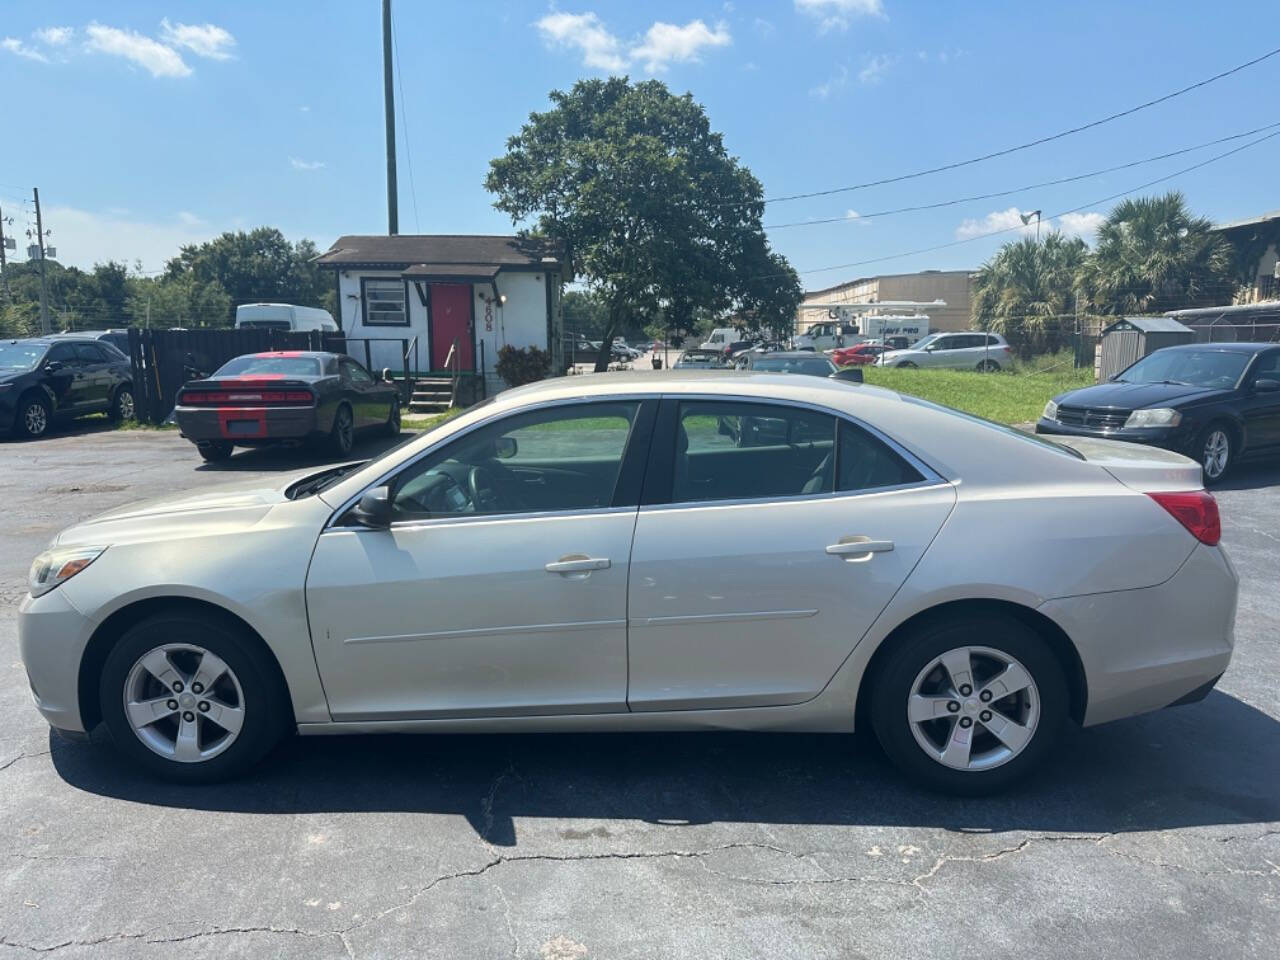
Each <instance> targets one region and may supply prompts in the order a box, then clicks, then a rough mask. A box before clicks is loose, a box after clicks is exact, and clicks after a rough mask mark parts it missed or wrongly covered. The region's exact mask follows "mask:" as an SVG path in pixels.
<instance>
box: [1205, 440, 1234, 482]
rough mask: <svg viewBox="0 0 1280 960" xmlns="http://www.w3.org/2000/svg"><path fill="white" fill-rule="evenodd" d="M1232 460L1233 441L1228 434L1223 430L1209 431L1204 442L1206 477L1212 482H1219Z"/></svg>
mask: <svg viewBox="0 0 1280 960" xmlns="http://www.w3.org/2000/svg"><path fill="white" fill-rule="evenodd" d="M1230 459H1231V440H1230V438H1229V437H1228V436H1227V432H1226V431H1225V430H1222V429H1221V428H1219V429H1215V430H1211V431H1209V436H1207V437H1206V438H1205V441H1204V457H1203V459H1202V460H1201V463H1202V464H1203V465H1204V475H1205V476H1206V477H1208V478H1209V479H1210V480H1217V479H1218V478H1219V477H1220V476H1222V475H1223V474H1224V473H1226V470H1227V462H1228V461H1229V460H1230Z"/></svg>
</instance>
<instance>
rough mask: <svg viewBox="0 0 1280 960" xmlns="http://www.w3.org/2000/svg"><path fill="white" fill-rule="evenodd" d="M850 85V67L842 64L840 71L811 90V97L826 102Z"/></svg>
mask: <svg viewBox="0 0 1280 960" xmlns="http://www.w3.org/2000/svg"><path fill="white" fill-rule="evenodd" d="M848 83H849V67H848V65H847V64H843V63H842V64H840V69H839V70H837V71H836V72H835V73H833V74H832V75H831V76H829V77H827V79H826V80H824V81H823V82H822V83H820V84H818V85H817V86H816V87H811V88H810V89H809V96H811V97H817V98H818V99H819V100H826V99H827V98H828V97H830V96H831V94H833V93H835V92H836V91H837V90H843V89H844V88H845V87H846V86H848Z"/></svg>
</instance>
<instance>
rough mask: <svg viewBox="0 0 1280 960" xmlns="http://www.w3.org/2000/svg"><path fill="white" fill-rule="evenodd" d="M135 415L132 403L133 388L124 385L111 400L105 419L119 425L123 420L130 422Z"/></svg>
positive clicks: (135, 409) (135, 411) (135, 410)
mask: <svg viewBox="0 0 1280 960" xmlns="http://www.w3.org/2000/svg"><path fill="white" fill-rule="evenodd" d="M136 414H137V408H136V407H135V406H134V402H133V387H131V386H129V385H128V384H124V385H123V386H121V387H120V388H119V389H118V390H116V395H115V396H114V397H112V398H111V409H110V410H108V411H107V418H108V419H109V420H110V421H111V422H112V423H121V422H122V421H124V420H132V419H134V417H135V416H136Z"/></svg>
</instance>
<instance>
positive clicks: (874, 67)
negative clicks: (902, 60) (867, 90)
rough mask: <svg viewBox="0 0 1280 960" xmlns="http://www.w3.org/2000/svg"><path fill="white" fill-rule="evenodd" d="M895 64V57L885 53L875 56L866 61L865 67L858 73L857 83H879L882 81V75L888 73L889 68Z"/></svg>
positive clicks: (896, 59) (896, 60)
mask: <svg viewBox="0 0 1280 960" xmlns="http://www.w3.org/2000/svg"><path fill="white" fill-rule="evenodd" d="M897 62H898V58H897V57H891V56H889V55H888V54H887V53H880V54H876V55H875V56H874V57H872V58H871V59H870V60H868V61H867V64H866V66H864V67H863V68H862V69H861V70H859V71H858V82H859V83H865V84H868V85H874V84H877V83H879V82H880V81H881V80H883V79H884V75H885V74H886V73H888V72H889V68H890V67H892V66H893V65H894V64H895V63H897Z"/></svg>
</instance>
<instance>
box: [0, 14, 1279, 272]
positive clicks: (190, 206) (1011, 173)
mask: <svg viewBox="0 0 1280 960" xmlns="http://www.w3.org/2000/svg"><path fill="white" fill-rule="evenodd" d="M0 9H2V10H3V17H0V89H3V91H4V99H3V101H2V102H3V103H4V111H3V116H2V118H0V125H2V126H0V129H2V130H3V133H4V143H5V147H4V150H3V152H2V153H0V204H3V209H4V212H5V214H6V215H13V216H15V218H16V220H17V222H16V223H15V224H14V227H10V228H7V229H9V230H13V229H14V228H16V230H17V232H18V233H19V241H20V242H19V247H20V251H19V259H21V256H22V254H21V248H23V247H25V240H24V239H23V238H22V237H21V233H22V231H23V229H24V228H25V226H26V221H27V219H28V216H29V214H30V211H31V207H30V204H29V203H28V204H25V205H24V204H23V200H24V198H29V196H30V192H29V190H30V187H31V186H32V185H35V186H38V187H39V188H40V190H41V200H42V203H43V205H44V208H45V221H46V226H47V227H49V228H51V229H52V230H53V243H54V244H55V245H56V247H57V249H58V255H59V258H60V259H61V260H62V261H63V262H66V263H74V264H77V265H81V266H90V265H92V263H93V262H94V261H95V260H102V259H106V258H108V257H114V258H117V259H129V260H132V259H133V258H141V260H142V261H143V266H144V268H145V269H148V270H155V269H158V268H159V267H160V266H162V264H163V262H164V259H165V258H167V257H168V256H171V255H172V254H174V253H176V250H177V246H178V244H180V243H183V242H190V241H194V240H200V239H205V238H207V237H209V236H212V235H214V234H216V233H218V232H220V231H222V230H225V229H233V228H245V227H252V226H256V225H260V224H271V225H275V226H279V227H280V228H281V229H283V230H284V231H285V232H286V234H288V235H289V236H290V237H293V238H298V237H302V236H306V237H310V238H312V239H313V240H315V241H316V243H317V244H319V245H320V247H321V248H324V247H327V246H328V245H329V244H330V243H331V242H332V241H333V239H334V238H335V237H336V236H338V235H339V234H341V233H362V232H369V233H374V232H382V231H384V230H385V228H386V212H385V194H384V166H383V164H384V157H383V126H382V99H381V98H382V74H381V59H380V58H381V39H380V27H381V23H380V13H379V4H378V3H377V2H376V0H360V2H353V0H347V2H307V3H301V2H298V3H285V2H272V3H262V2H257V3H242V2H235V0H225V2H219V3H212V2H205V3H199V2H187V3H181V4H175V3H173V2H172V0H170V2H168V3H151V2H129V0H117V2H113V3H112V4H110V5H105V4H101V3H90V2H83V3H57V2H45V3H40V4H36V3H15V2H5V3H4V4H3V7H2V8H0ZM1274 13H1275V11H1274V6H1273V5H1272V4H1268V3H1262V2H1257V3H1238V4H1231V3H1220V4H1216V5H1213V6H1212V7H1210V6H1207V5H1205V4H1203V3H1192V2H1184V0H1168V2H1163V3H1160V4H1158V5H1156V4H1146V3H1144V4H1117V3H1115V2H1097V3H1095V2H1085V0H1078V2H1073V3H1028V2H1025V0H1023V2H994V0H993V2H985V3H984V2H976V0H970V2H950V0H948V2H942V0H929V2H923V0H917V2H905V0H794V2H793V0H786V2H782V0H779V2H773V3H763V2H760V3H749V2H745V0H734V2H732V3H723V2H719V0H716V2H711V0H706V2H700V0H684V2H653V3H634V2H632V3H623V2H585V3H566V2H558V3H557V4H555V5H548V4H545V3H535V2H527V3H526V2H516V0H492V2H477V0H472V2H467V3H462V2H457V3H453V2H445V0H439V2H430V3H428V2H424V0H418V2H409V0H399V2H397V3H396V4H395V19H396V26H397V36H398V44H399V55H400V68H401V76H400V83H401V84H402V86H403V91H404V98H403V109H404V115H403V120H402V118H401V116H400V114H399V110H398V111H397V122H398V124H399V130H398V134H399V139H400V150H399V163H400V227H401V232H405V233H409V232H423V233H502V232H508V231H509V230H510V228H511V224H510V221H509V220H508V219H507V218H505V217H504V216H502V215H501V214H499V213H498V212H497V211H495V210H493V208H492V206H491V198H490V196H489V195H488V194H486V193H485V191H484V189H483V187H482V185H481V184H482V180H483V178H484V174H485V171H486V169H487V165H488V161H489V159H490V158H491V157H493V156H495V155H497V154H499V153H500V152H501V150H502V148H503V144H504V141H505V139H506V137H507V136H508V135H509V134H511V133H512V132H514V131H515V130H516V129H518V127H519V125H520V123H521V122H522V121H523V120H524V119H525V117H526V116H527V115H528V113H529V112H530V111H532V110H539V109H544V108H545V106H546V104H547V101H546V94H547V91H549V90H551V89H553V88H566V87H568V86H570V85H571V84H572V83H573V82H574V80H576V79H577V78H579V77H582V76H593V75H602V74H607V73H610V72H626V73H629V74H630V75H631V76H633V77H648V76H656V77H659V78H661V79H663V80H664V81H665V82H667V83H668V84H669V85H670V86H671V87H672V89H673V90H675V91H677V92H684V91H686V90H689V91H692V92H693V94H694V96H695V97H696V98H697V99H698V100H699V101H700V102H701V103H702V104H704V106H705V107H706V109H707V112H708V114H709V115H710V118H711V122H712V125H713V126H714V127H715V128H716V129H718V130H720V131H722V132H723V133H724V135H725V139H726V142H727V145H728V147H729V149H730V150H731V151H732V152H733V153H735V154H736V155H737V156H739V157H740V158H741V159H742V160H743V161H744V162H745V163H746V164H747V165H748V166H750V167H751V169H752V170H753V171H754V172H755V173H756V175H757V176H758V177H759V178H760V179H761V180H762V181H763V183H764V185H765V191H766V195H767V196H783V195H789V194H793V193H801V192H809V191H815V190H823V189H829V188H834V187H839V186H842V185H846V184H851V183H857V182H861V181H865V180H871V179H877V178H880V177H886V176H894V175H897V174H901V173H905V172H910V171H913V170H917V169H921V168H924V167H930V166H934V165H937V164H941V163H947V162H950V161H955V160H962V159H965V158H967V157H971V156H975V155H979V154H984V153H988V152H990V151H992V150H997V149H1000V148H1002V147H1006V146H1010V145H1013V144H1017V143H1021V142H1024V141H1027V140H1032V139H1035V138H1037V137H1039V136H1043V135H1046V134H1050V133H1053V132H1056V131H1058V130H1061V129H1064V128H1067V127H1072V126H1075V125H1077V124H1079V123H1083V122H1087V121H1089V120H1092V119H1095V118H1097V117H1101V116H1104V115H1107V114H1110V113H1112V112H1115V111H1117V110H1121V109H1124V108H1127V107H1130V106H1133V105H1135V104H1137V103H1140V102H1142V101H1145V100H1148V99H1151V98H1153V97H1157V96H1160V95H1162V94H1164V93H1167V92H1169V91H1172V90H1174V89H1177V88H1179V87H1182V86H1185V85H1186V84H1189V83H1192V82H1194V81H1196V80H1199V79H1202V78H1204V77H1208V76H1210V75H1212V74H1215V73H1217V72H1219V71H1221V70H1223V69H1226V68H1228V67H1231V66H1234V65H1236V64H1238V63H1242V62H1243V61H1246V60H1249V59H1252V58H1253V57H1256V56H1258V55H1260V54H1262V53H1265V52H1266V51H1267V50H1268V49H1269V48H1270V47H1271V46H1274V45H1275V42H1274V36H1275V34H1274V31H1270V30H1267V29H1265V26H1264V25H1267V24H1271V23H1274V22H1275V16H1274ZM1255 28H1256V29H1255ZM1277 89H1280V56H1277V57H1274V58H1272V59H1270V60H1267V61H1265V62H1263V63H1261V64H1259V65H1257V66H1255V67H1252V68H1250V69H1249V70H1246V71H1243V72H1241V73H1239V74H1237V75H1235V76H1233V77H1229V78H1226V79H1224V80H1221V81H1218V82H1217V83H1214V84H1212V85H1210V86H1208V87H1205V88H1203V89H1201V90H1197V91H1194V92H1192V93H1189V94H1187V95H1186V96H1183V97H1179V98H1177V99H1175V100H1172V101H1170V102H1168V103H1165V104H1162V105H1159V106H1157V107H1154V108H1152V109H1149V110H1146V111H1143V112H1141V113H1139V114H1137V115H1135V116H1133V117H1129V118H1125V119H1122V120H1118V121H1116V122H1114V123H1110V124H1107V125H1105V126H1102V127H1099V128H1097V129H1094V130H1091V131H1088V132H1086V133H1082V134H1079V135H1076V136H1072V137H1069V138H1066V139H1064V140H1061V141H1058V142H1055V143H1052V144H1048V145H1045V146H1041V147H1037V148H1033V149H1030V150H1026V151H1022V152H1019V153H1016V154H1013V155H1011V156H1008V157H1003V158H1000V159H997V160H993V161H990V162H986V163H982V164H978V165H975V166H971V167H966V168H963V169H960V170H955V171H951V172H948V173H945V174H939V175H935V176H929V177H925V178H921V179H917V180H912V181H908V182H905V183H900V184H894V185H889V186H884V187H879V188H874V189H867V190H861V191H856V192H851V193H844V194H837V195H834V196H829V197H825V198H814V199H810V200H803V201H795V202H780V203H772V204H770V205H769V208H768V214H767V215H766V218H765V222H766V224H782V223H792V222H795V221H805V220H808V219H823V218H830V217H838V218H847V219H845V220H844V221H842V222H836V223H830V224H822V225H806V226H800V227H791V228H782V229H771V230H770V237H771V240H772V242H773V244H774V246H775V247H776V248H777V249H779V250H781V251H782V252H783V253H785V254H786V255H787V256H788V257H789V258H790V259H791V262H792V264H793V265H794V266H795V267H796V268H797V269H798V270H800V271H802V280H803V282H804V284H805V286H806V287H808V288H811V289H813V288H818V287H823V286H828V285H831V284H833V283H837V282H839V281H841V280H844V279H848V278H851V277H853V276H858V275H865V274H874V273H889V272H902V271H908V270H917V269H926V268H943V269H947V268H963V267H976V266H977V265H979V264H980V263H981V262H982V261H983V260H984V259H985V258H986V257H988V256H989V255H990V254H991V253H992V252H993V251H994V250H995V249H996V247H997V246H998V244H999V243H1000V241H1001V240H1002V239H1007V237H1008V235H1006V236H1005V237H1001V238H986V239H977V240H974V241H973V242H968V243H964V244H960V245H956V246H952V247H949V248H947V249H942V250H937V251H933V252H930V253H924V254H918V255H915V256H908V257H901V258H895V259H891V260H886V261H884V262H883V263H878V264H874V265H865V266H851V267H846V268H842V269H838V270H825V271H824V270H820V269H818V268H823V267H828V266H832V265H837V264H846V263H856V262H858V261H863V260H869V259H872V258H877V257H885V256H888V255H892V254H897V253H901V252H903V251H909V250H916V249H919V248H922V247H932V246H935V245H938V244H945V243H951V242H953V241H955V240H958V239H965V238H966V237H970V236H972V235H974V234H979V233H983V232H985V231H987V230H990V229H993V228H998V227H1002V226H1006V225H1009V224H1010V223H1016V222H1017V214H1018V213H1019V212H1022V211H1028V210H1033V209H1037V208H1039V209H1041V210H1043V211H1044V213H1045V215H1046V216H1047V215H1049V214H1052V213H1055V212H1058V211H1063V210H1069V209H1072V208H1076V207H1080V206H1082V205H1083V206H1084V209H1083V210H1082V211H1080V212H1079V213H1078V214H1075V215H1073V216H1072V217H1069V218H1067V219H1066V220H1065V221H1059V222H1058V223H1059V225H1060V226H1062V227H1063V228H1064V229H1067V230H1069V231H1071V232H1076V233H1080V234H1081V235H1083V236H1085V237H1086V239H1088V238H1089V237H1090V236H1091V234H1090V230H1091V229H1092V228H1093V227H1094V226H1096V222H1097V220H1098V217H1099V215H1100V214H1102V213H1105V212H1106V210H1107V208H1108V206H1109V204H1093V203H1091V201H1094V200H1097V199H1099V198H1103V197H1106V196H1108V195H1110V194H1115V193H1119V192H1121V191H1125V190H1128V189H1130V188H1132V187H1134V186H1137V185H1138V184H1141V183H1143V182H1145V181H1147V180H1151V179H1154V178H1156V177H1159V176H1163V175H1165V174H1168V173H1172V172H1174V171H1176V170H1179V169H1181V168H1182V167H1185V166H1189V165H1191V164H1192V163H1195V162H1197V161H1199V160H1202V159H1207V158H1208V157H1210V156H1212V155H1213V154H1215V153H1218V152H1222V151H1223V150H1226V149H1230V148H1231V147H1232V146H1235V145H1238V144H1240V143H1243V142H1246V141H1235V142H1233V143H1231V144H1226V145H1223V146H1219V147H1216V148H1209V149H1206V150H1201V151H1197V152H1195V153H1193V154H1188V155H1186V156H1182V157H1176V158H1171V159H1168V160H1164V161H1161V162H1158V163H1152V164H1148V165H1144V166H1141V167H1136V168H1134V169H1131V170H1127V171H1122V172H1116V173H1113V174H1108V175H1106V176H1101V177H1097V178H1094V179H1090V180H1084V181H1080V182H1078V183H1073V184H1066V185H1061V186H1056V187H1052V188H1042V189H1039V190H1031V191H1027V192H1023V193H1019V194H1017V195H1014V196H1009V197H1004V198H998V199H992V200H986V201H981V202H974V203H968V204H964V205H960V206H955V207H948V208H944V209H940V210H933V211H925V212H918V213H909V214H902V215H894V216H880V217H866V216H865V214H867V213H870V212H874V211H883V210H888V209H893V208H897V207H901V206H910V205H916V204H924V203H931V202H935V201H942V200H948V199H952V198H955V197H961V196H968V195H972V194H978V193H989V192H994V191H999V190H1004V189H1008V188H1012V187H1017V186H1021V185H1024V184H1030V183H1038V182H1041V181H1045V180H1051V179H1056V178H1060V177H1067V176H1072V175H1075V174H1079V173H1085V172H1088V171H1092V170H1096V169H1099V168H1102V167H1109V166H1113V165H1116V164H1120V163H1124V162H1127V161H1131V160H1139V159H1142V158H1145V157H1149V156H1152V155H1155V154H1159V153H1164V152H1166V151H1171V150H1177V149H1180V148H1182V147H1186V146H1191V145H1193V144H1197V143H1201V142H1204V141H1207V140H1211V139H1215V138H1217V137H1223V136H1229V135H1232V134H1236V133H1240V132H1243V131H1246V130H1249V129H1252V128H1255V127H1260V126H1262V125H1264V124H1268V123H1272V122H1276V121H1280V115H1278V114H1280V108H1277V106H1276V90H1277ZM398 92H399V91H398V90H397V93H398ZM404 121H407V123H406V122H404ZM406 126H407V130H406ZM1277 129H1280V128H1277ZM1278 161H1280V137H1277V138H1275V139H1273V140H1269V141H1267V142H1265V143H1262V144H1260V145H1258V146H1256V147H1252V148H1250V149H1248V150H1245V151H1243V152H1241V153H1240V154H1238V155H1236V156H1233V157H1230V158H1228V159H1225V160H1222V161H1221V162H1218V163H1214V164H1211V165H1209V166H1207V167H1205V168H1204V169H1202V170H1198V171H1194V172H1192V173H1188V174H1185V175H1182V176H1179V177H1177V178H1176V179H1175V180H1173V181H1171V182H1170V183H1169V184H1167V185H1161V186H1160V187H1159V188H1152V191H1148V192H1153V191H1154V190H1155V189H1167V187H1168V186H1176V187H1178V188H1180V189H1182V190H1184V191H1185V192H1186V194H1187V195H1188V197H1189V199H1190V201H1191V204H1192V207H1193V208H1194V209H1195V210H1196V211H1198V212H1200V213H1203V214H1205V215H1207V216H1209V217H1211V218H1213V219H1215V220H1219V221H1221V220H1228V219H1234V218H1238V217H1245V216H1250V215H1253V214H1257V213H1261V212H1263V211H1266V210H1272V209H1275V208H1277V207H1280V177H1278V176H1277V172H1276V171H1277V169H1280V163H1278ZM410 168H412V174H413V176H412V180H411V178H410V175H409V173H410ZM415 197H416V208H415ZM850 211H854V212H856V213H857V214H860V215H861V216H858V217H853V216H852V215H851V213H850Z"/></svg>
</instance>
